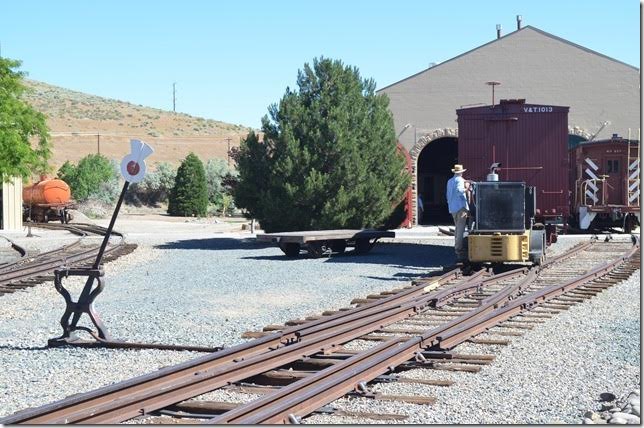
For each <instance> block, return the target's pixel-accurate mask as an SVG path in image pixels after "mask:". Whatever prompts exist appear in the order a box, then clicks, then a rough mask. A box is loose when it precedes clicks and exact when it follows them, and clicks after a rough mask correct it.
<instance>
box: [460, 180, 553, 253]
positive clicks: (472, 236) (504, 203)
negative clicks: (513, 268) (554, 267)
mask: <svg viewBox="0 0 644 428" xmlns="http://www.w3.org/2000/svg"><path fill="white" fill-rule="evenodd" d="M491 175H492V176H493V175H494V174H491ZM474 188H475V193H474V199H475V216H474V223H473V224H472V227H471V228H470V231H469V234H468V236H467V247H468V260H469V261H470V262H471V263H485V262H492V263H500V262H531V263H533V264H536V265H540V264H541V263H543V261H544V259H545V248H546V237H545V231H544V230H536V229H535V227H534V217H535V209H536V192H535V188H534V187H530V186H526V184H525V183H523V182H511V181H484V182H477V183H475V185H474Z"/></svg>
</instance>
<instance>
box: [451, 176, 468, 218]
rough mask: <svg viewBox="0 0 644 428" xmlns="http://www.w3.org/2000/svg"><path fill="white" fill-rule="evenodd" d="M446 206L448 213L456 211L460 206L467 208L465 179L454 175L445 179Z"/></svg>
mask: <svg viewBox="0 0 644 428" xmlns="http://www.w3.org/2000/svg"><path fill="white" fill-rule="evenodd" d="M447 207H448V209H449V213H450V214H454V213H456V212H458V210H460V209H461V208H465V209H466V210H469V209H470V207H469V205H468V204H467V198H466V197H465V179H464V178H463V177H462V176H460V175H455V176H454V177H452V178H450V179H449V180H448V181H447Z"/></svg>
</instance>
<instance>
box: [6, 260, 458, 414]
mask: <svg viewBox="0 0 644 428" xmlns="http://www.w3.org/2000/svg"><path fill="white" fill-rule="evenodd" d="M457 276H458V275H457V271H456V270H453V271H450V272H447V273H446V274H444V275H442V276H441V277H439V278H436V279H434V280H432V281H430V282H432V283H447V282H448V281H450V280H452V279H454V278H456V277H457ZM425 286H426V283H423V284H421V285H420V286H416V287H412V288H410V289H406V290H403V291H401V292H399V293H397V294H395V295H392V296H390V297H388V298H384V299H381V300H380V301H377V302H374V303H372V304H367V305H363V306H360V307H358V308H353V309H351V310H349V311H342V312H340V313H338V314H334V315H332V316H326V317H322V319H319V320H315V321H311V322H309V323H306V324H303V325H301V326H296V327H292V328H289V329H285V330H284V331H282V332H279V333H274V334H271V335H268V336H265V337H263V338H261V339H258V340H254V341H250V342H247V343H245V344H241V345H237V346H234V347H231V348H227V349H224V350H222V351H219V352H216V353H213V354H210V355H207V356H204V357H200V358H197V359H195V360H192V361H188V362H186V363H182V364H179V365H177V366H173V367H168V368H165V369H162V370H159V371H157V372H155V373H151V374H148V375H143V376H139V377H137V378H134V379H130V380H128V381H125V382H120V383H118V384H114V385H110V386H107V387H103V388H100V389H98V390H95V391H91V392H88V393H85V394H80V395H77V396H74V397H70V398H67V399H64V400H60V401H58V402H55V403H52V404H49V405H45V406H41V407H39V408H36V409H27V410H24V411H21V412H18V413H16V414H14V415H12V416H9V417H8V418H5V419H3V420H0V423H18V422H25V423H35V421H36V419H34V418H38V417H43V418H44V419H38V421H47V423H53V421H54V420H58V419H53V418H55V417H56V415H58V414H60V413H61V411H62V410H64V409H68V413H69V411H71V410H69V408H71V407H76V408H83V407H91V405H92V404H101V403H100V401H101V397H108V396H109V397H111V398H108V399H107V400H108V401H111V399H118V398H119V397H121V398H122V396H123V395H125V393H124V392H123V391H122V390H124V389H129V390H134V389H136V388H137V387H138V388H139V389H141V388H146V385H148V386H147V389H148V390H149V391H152V392H154V390H155V388H159V387H161V386H159V385H163V386H162V388H166V387H168V385H172V383H173V382H175V380H174V378H181V377H182V376H183V377H184V378H186V379H188V380H192V381H194V380H195V373H205V372H206V371H207V370H210V371H212V370H213V369H214V368H217V367H220V366H222V365H226V364H228V365H233V366H234V365H235V363H236V362H238V363H239V362H242V361H245V360H244V358H249V357H252V356H253V355H256V354H260V353H265V352H268V351H272V352H276V350H280V349H283V348H280V347H286V345H287V344H289V343H293V342H294V341H295V340H296V335H295V333H296V332H298V331H299V330H301V329H302V328H306V327H309V326H319V325H321V324H323V323H325V322H326V323H328V322H329V321H336V320H339V319H346V318H347V317H350V316H353V315H355V314H356V313H360V312H366V311H368V310H369V309H372V308H373V307H374V306H378V305H379V304H381V303H382V302H383V301H386V303H387V304H388V305H389V307H395V308H397V307H399V305H400V302H402V301H405V300H409V299H411V298H413V297H414V296H415V295H416V294H421V293H423V292H424V288H425ZM380 312H382V311H380ZM388 315H391V313H386V314H384V315H382V314H379V315H378V314H377V315H376V317H372V318H371V321H372V322H373V323H374V325H375V327H373V328H371V329H372V330H373V329H375V328H377V327H378V326H379V325H381V324H382V319H383V318H386V317H387V316H388ZM354 324H355V323H354ZM354 324H351V325H350V326H349V327H348V328H345V329H344V333H345V335H346V337H348V339H346V340H350V339H351V338H353V337H355V336H359V335H362V334H364V333H363V332H362V331H353V332H352V331H351V330H352V329H353V328H354V327H353V325H354ZM330 328H332V327H329V329H330ZM365 332H367V333H368V332H369V331H366V330H365ZM346 340H345V341H346ZM292 346H294V345H290V346H289V348H291V347H292ZM318 349H319V348H318ZM300 357H301V355H293V356H292V357H291V358H294V359H297V358H300ZM265 358H266V357H265V356H262V357H260V359H261V361H265ZM261 366H262V367H261V368H260V371H259V372H258V373H261V371H265V370H266V364H262V365H261ZM167 378H172V379H170V380H166V379H167ZM194 395H197V394H194ZM194 395H192V396H194ZM186 398H190V394H189V395H188V396H186ZM172 400H174V402H177V401H180V400H181V398H177V397H174V398H172ZM169 404H172V403H169ZM137 412H138V410H137ZM54 413H56V414H54ZM87 413H88V414H91V413H94V412H93V410H88V411H87ZM134 416H136V414H135V415H134ZM129 417H132V416H129ZM126 419H127V417H125V418H124V419H119V418H118V417H117V418H116V419H115V420H114V421H121V420H126ZM60 421H61V422H64V421H67V422H74V420H73V419H70V418H62V419H61V420H60Z"/></svg>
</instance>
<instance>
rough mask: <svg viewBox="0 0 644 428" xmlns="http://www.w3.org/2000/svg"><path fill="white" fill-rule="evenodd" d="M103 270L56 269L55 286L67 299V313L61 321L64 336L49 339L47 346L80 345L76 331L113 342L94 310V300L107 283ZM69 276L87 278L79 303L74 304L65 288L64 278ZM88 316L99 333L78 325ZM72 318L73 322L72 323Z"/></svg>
mask: <svg viewBox="0 0 644 428" xmlns="http://www.w3.org/2000/svg"><path fill="white" fill-rule="evenodd" d="M104 274H105V273H104V271H103V269H94V268H75V269H66V268H63V269H56V270H55V271H54V286H55V287H56V291H58V292H59V293H60V294H61V295H62V296H63V297H64V298H65V313H64V314H63V316H62V318H61V319H60V325H61V326H62V327H63V335H62V336H60V337H56V338H53V339H49V340H48V341H47V344H48V345H49V346H64V345H73V344H78V343H79V342H81V341H80V339H79V338H78V337H77V336H76V334H75V332H76V331H86V332H88V333H90V334H91V335H92V336H94V337H96V335H98V337H99V338H100V339H103V340H112V338H111V337H110V335H109V334H108V333H107V330H106V328H105V326H104V325H103V321H101V318H100V317H99V315H98V312H96V310H95V309H94V300H95V299H96V297H97V296H98V295H99V294H100V293H101V292H102V291H103V289H104V288H105V281H104V279H103V276H104ZM68 276H85V277H87V282H86V283H85V287H84V288H83V291H82V292H81V294H80V296H79V298H78V301H77V302H74V301H73V300H72V296H71V294H70V293H69V291H68V290H67V289H66V288H65V287H64V286H63V282H62V281H63V278H66V277H68ZM94 282H96V287H94V288H93V289H92V286H93V284H94ZM83 314H87V315H88V316H89V318H90V320H92V323H93V324H94V327H96V330H97V333H98V334H97V333H95V332H94V331H93V330H92V329H90V328H88V327H83V326H79V325H78V321H79V319H80V317H81V315H83ZM70 318H71V322H70Z"/></svg>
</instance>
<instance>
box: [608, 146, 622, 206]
mask: <svg viewBox="0 0 644 428" xmlns="http://www.w3.org/2000/svg"><path fill="white" fill-rule="evenodd" d="M625 167H626V166H625V165H624V157H623V156H617V155H615V154H607V156H606V157H605V158H604V171H606V172H605V174H606V175H608V178H607V179H606V185H607V186H606V187H607V189H606V192H607V198H606V203H607V204H608V205H622V204H623V200H624V190H625V189H624V186H625V185H626V184H625V183H624V174H625V171H624V168H625Z"/></svg>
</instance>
